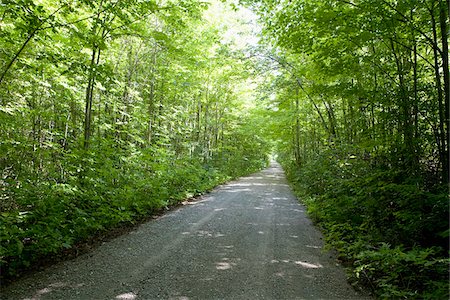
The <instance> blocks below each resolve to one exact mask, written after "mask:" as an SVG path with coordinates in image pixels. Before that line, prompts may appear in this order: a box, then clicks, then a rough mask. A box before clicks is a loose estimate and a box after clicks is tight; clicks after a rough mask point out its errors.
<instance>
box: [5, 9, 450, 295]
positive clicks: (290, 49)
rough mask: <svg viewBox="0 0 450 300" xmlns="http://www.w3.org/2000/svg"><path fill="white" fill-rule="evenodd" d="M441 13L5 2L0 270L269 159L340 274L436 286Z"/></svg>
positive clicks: (442, 219) (444, 134)
mask: <svg viewBox="0 0 450 300" xmlns="http://www.w3.org/2000/svg"><path fill="white" fill-rule="evenodd" d="M449 10H450V1H449V0H329V1H316V0H295V1H290V0H281V1H279V0H240V1H237V0H236V1H226V0H222V1H218V0H217V1H202V0H127V1H124V0H98V1H89V0H5V1H2V3H0V45H1V47H0V66H1V67H0V102H1V104H0V171H1V178H0V241H1V244H0V267H1V279H2V281H3V280H6V281H9V280H12V279H14V278H16V277H18V276H20V275H21V274H22V273H23V272H24V271H26V270H27V269H29V268H33V266H35V265H37V264H38V262H39V261H40V260H42V259H44V258H47V259H48V258H50V259H51V258H52V257H57V256H61V255H62V254H64V253H65V252H66V251H69V250H73V249H75V250H76V249H77V247H78V246H79V245H80V244H81V243H84V242H86V241H88V240H89V239H92V237H94V236H98V235H102V234H105V233H106V232H108V231H110V230H112V229H114V228H118V227H121V226H131V225H133V224H138V223H139V222H141V221H142V220H145V219H146V218H148V216H151V215H152V214H155V213H158V212H160V211H162V210H165V209H167V208H168V207H171V206H173V205H176V204H177V203H179V202H180V201H183V200H185V199H187V198H191V197H194V196H196V195H200V194H202V193H205V192H207V191H209V190H211V189H212V188H214V187H215V186H217V185H219V184H221V183H224V182H226V181H229V180H231V179H233V178H237V177H240V176H243V175H247V174H251V173H252V172H255V171H257V170H260V169H263V168H265V167H266V166H267V164H268V162H269V159H270V157H272V158H273V157H275V158H276V159H277V160H278V161H279V162H280V163H281V164H282V166H283V168H284V170H285V172H286V174H287V177H288V180H289V182H290V184H291V187H292V188H293V189H294V191H295V193H296V195H297V196H298V198H299V200H300V201H301V202H303V203H304V204H305V205H306V206H307V208H308V214H309V216H310V217H311V218H312V220H313V221H314V222H315V224H316V225H317V226H318V227H319V228H320V229H321V231H322V232H323V234H324V235H325V238H326V243H327V247H328V248H329V249H336V250H337V251H338V253H339V259H340V260H341V261H342V262H343V263H344V264H345V266H346V268H347V270H348V277H349V280H350V281H351V282H352V284H353V285H355V286H363V287H365V288H366V289H368V290H370V291H371V293H372V294H373V295H375V296H376V297H377V298H380V299H447V298H448V297H449V263H450V260H449V258H448V254H449V142H450V140H449V135H450V132H449V111H450V108H449V102H450V101H449V99H450V78H449V77H450V73H449V51H448V32H449V30H450V27H449Z"/></svg>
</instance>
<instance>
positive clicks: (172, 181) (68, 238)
mask: <svg viewBox="0 0 450 300" xmlns="http://www.w3.org/2000/svg"><path fill="white" fill-rule="evenodd" d="M136 156H139V157H136ZM146 156H148V157H146ZM68 157H69V159H68V160H66V161H64V162H63V163H64V164H65V165H64V166H65V173H64V176H62V177H60V178H58V179H56V178H50V177H47V178H43V176H40V177H36V178H29V177H28V178H26V179H20V178H15V180H14V182H13V181H11V182H6V183H4V185H3V186H4V195H7V201H9V202H10V205H8V209H3V211H0V241H1V244H0V264H1V279H2V281H6V280H11V279H12V278H14V277H17V276H18V275H20V274H21V273H22V272H23V271H24V270H26V269H27V268H29V267H30V266H32V265H33V264H34V263H35V262H36V261H38V260H39V259H42V258H44V257H47V256H49V255H54V254H57V253H60V252H61V251H64V250H65V249H70V248H72V247H74V246H75V245H77V244H78V243H80V242H83V241H85V240H87V239H88V238H90V237H92V236H94V235H98V234H99V233H101V232H106V231H107V230H108V229H111V228H114V227H116V226H120V225H122V224H127V223H128V224H133V223H135V222H136V220H139V219H142V218H143V217H145V216H148V215H151V214H153V213H155V212H157V211H159V210H160V209H161V208H164V207H166V206H169V205H174V204H176V203H178V202H180V201H181V200H184V199H186V198H189V197H193V196H195V195H199V194H201V193H203V192H205V191H208V190H210V189H212V188H213V187H214V186H217V185H219V184H221V183H223V182H225V181H227V180H230V179H232V178H234V177H238V176H241V175H244V174H248V173H251V172H254V171H256V170H259V169H261V168H262V167H264V166H265V165H266V159H265V157H264V156H263V155H261V156H259V157H253V158H252V159H249V160H246V161H245V163H239V162H238V161H235V160H228V161H224V160H220V159H217V160H215V161H209V162H204V161H200V160H197V159H186V158H183V159H181V158H180V159H176V158H173V157H172V158H170V157H166V158H165V157H164V156H161V155H160V156H159V157H158V158H157V159H155V158H154V157H155V156H154V154H153V153H145V152H138V153H134V154H132V155H129V156H124V155H123V154H120V152H116V153H111V152H110V156H108V157H103V159H102V160H98V159H95V157H98V154H97V153H96V152H95V151H91V152H90V153H83V155H73V161H71V160H70V156H68ZM81 157H82V159H81V160H80V158H81ZM239 158H242V157H236V160H237V159H239ZM143 162H145V163H143ZM52 174H53V175H54V173H52Z"/></svg>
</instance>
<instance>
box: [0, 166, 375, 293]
mask: <svg viewBox="0 0 450 300" xmlns="http://www.w3.org/2000/svg"><path fill="white" fill-rule="evenodd" d="M322 246H323V242H322V236H321V233H320V232H319V231H318V230H317V229H316V228H315V227H314V226H313V225H312V223H311V221H310V220H309V219H308V218H307V217H306V215H305V208H304V206H302V205H301V204H299V203H298V202H297V200H296V198H295V196H294V195H293V194H292V192H291V190H290V189H289V186H288V185H287V182H286V179H285V177H284V174H283V171H282V169H281V168H280V166H279V165H278V164H276V163H273V164H272V165H271V166H270V167H269V168H268V169H266V170H264V171H262V172H259V173H256V174H253V175H251V176H248V177H243V178H241V179H239V180H236V181H233V182H230V183H229V184H226V185H223V186H220V187H218V188H216V189H215V190H214V191H212V192H211V193H209V194H208V195H206V196H204V197H201V198H200V199H197V201H195V202H189V203H185V205H184V206H183V207H181V208H178V209H175V210H173V211H171V212H168V213H167V214H165V215H163V216H161V217H159V218H158V219H156V220H153V221H150V222H147V223H145V224H143V225H141V226H140V227H138V228H137V229H136V230H135V231H132V232H131V233H129V234H127V235H123V236H120V237H118V238H116V239H114V240H112V241H110V242H107V243H105V244H103V245H101V246H100V247H98V248H97V249H95V250H94V251H92V252H91V253H88V254H85V255H82V256H80V257H78V258H76V259H73V260H70V261H66V262H62V263H60V264H57V265H54V266H51V267H49V268H48V269H46V270H44V271H41V272H38V273H36V274H33V275H31V276H27V277H25V278H22V279H21V280H19V281H17V282H15V283H13V284H11V285H10V286H8V287H6V288H3V289H2V293H1V299H127V300H133V299H179V300H191V299H369V298H368V297H367V296H363V295H359V294H357V293H356V292H355V291H354V290H353V289H352V288H351V287H350V286H349V284H348V283H347V282H346V277H345V274H344V271H343V269H342V268H341V267H340V266H339V265H337V263H336V260H335V259H334V258H333V255H332V254H330V253H327V252H324V251H323V250H322Z"/></svg>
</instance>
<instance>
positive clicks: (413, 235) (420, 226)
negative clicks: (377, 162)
mask: <svg viewBox="0 0 450 300" xmlns="http://www.w3.org/2000/svg"><path fill="white" fill-rule="evenodd" d="M353 153H355V151H353ZM341 154H342V151H338V150H334V151H333V150H329V151H324V152H323V154H322V155H318V156H317V158H316V160H314V161H309V162H308V163H305V164H304V165H303V166H302V168H300V169H299V168H298V167H296V166H295V164H294V163H293V162H291V163H289V162H286V161H285V162H284V165H285V168H286V170H287V173H288V177H289V180H290V181H291V182H292V184H293V187H294V189H295V190H296V192H297V194H298V195H299V197H300V198H301V199H304V202H305V204H306V205H307V208H308V213H309V215H310V216H311V217H312V219H313V220H314V221H315V222H316V223H317V224H318V225H319V226H320V227H321V228H322V230H323V233H324V234H325V237H326V241H327V245H328V247H332V248H335V249H337V250H338V251H339V256H340V258H341V259H342V260H344V261H345V262H347V263H348V264H349V265H351V266H352V278H353V279H354V280H355V281H356V282H359V283H360V284H364V285H366V286H367V287H369V288H371V289H372V291H373V293H374V294H375V295H377V296H378V297H379V298H381V299H392V298H396V299H397V298H407V299H445V298H447V297H448V288H449V286H448V278H449V272H448V267H449V263H450V261H449V260H448V226H449V223H448V218H447V216H448V214H449V207H448V194H447V193H446V192H445V190H439V189H437V190H434V191H428V190H426V189H425V186H424V185H423V184H422V185H420V184H418V183H417V181H418V178H416V177H414V178H411V177H408V175H407V174H405V173H404V172H401V171H395V170H382V169H379V168H378V167H374V166H371V165H370V164H369V162H368V161H365V160H363V159H361V158H359V157H357V156H355V155H352V156H351V157H342V156H341Z"/></svg>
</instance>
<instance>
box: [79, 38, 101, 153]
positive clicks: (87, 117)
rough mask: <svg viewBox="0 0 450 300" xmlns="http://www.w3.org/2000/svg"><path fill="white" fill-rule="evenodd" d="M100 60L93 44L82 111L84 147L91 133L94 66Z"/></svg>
mask: <svg viewBox="0 0 450 300" xmlns="http://www.w3.org/2000/svg"><path fill="white" fill-rule="evenodd" d="M99 60H100V49H98V47H97V46H94V47H93V49H92V56H91V63H90V68H89V80H88V85H87V87H86V106H85V111H84V144H83V145H84V149H88V148H89V142H90V139H91V134H92V128H91V123H92V101H93V96H94V86H95V73H96V70H95V69H96V66H97V65H98V63H99Z"/></svg>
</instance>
